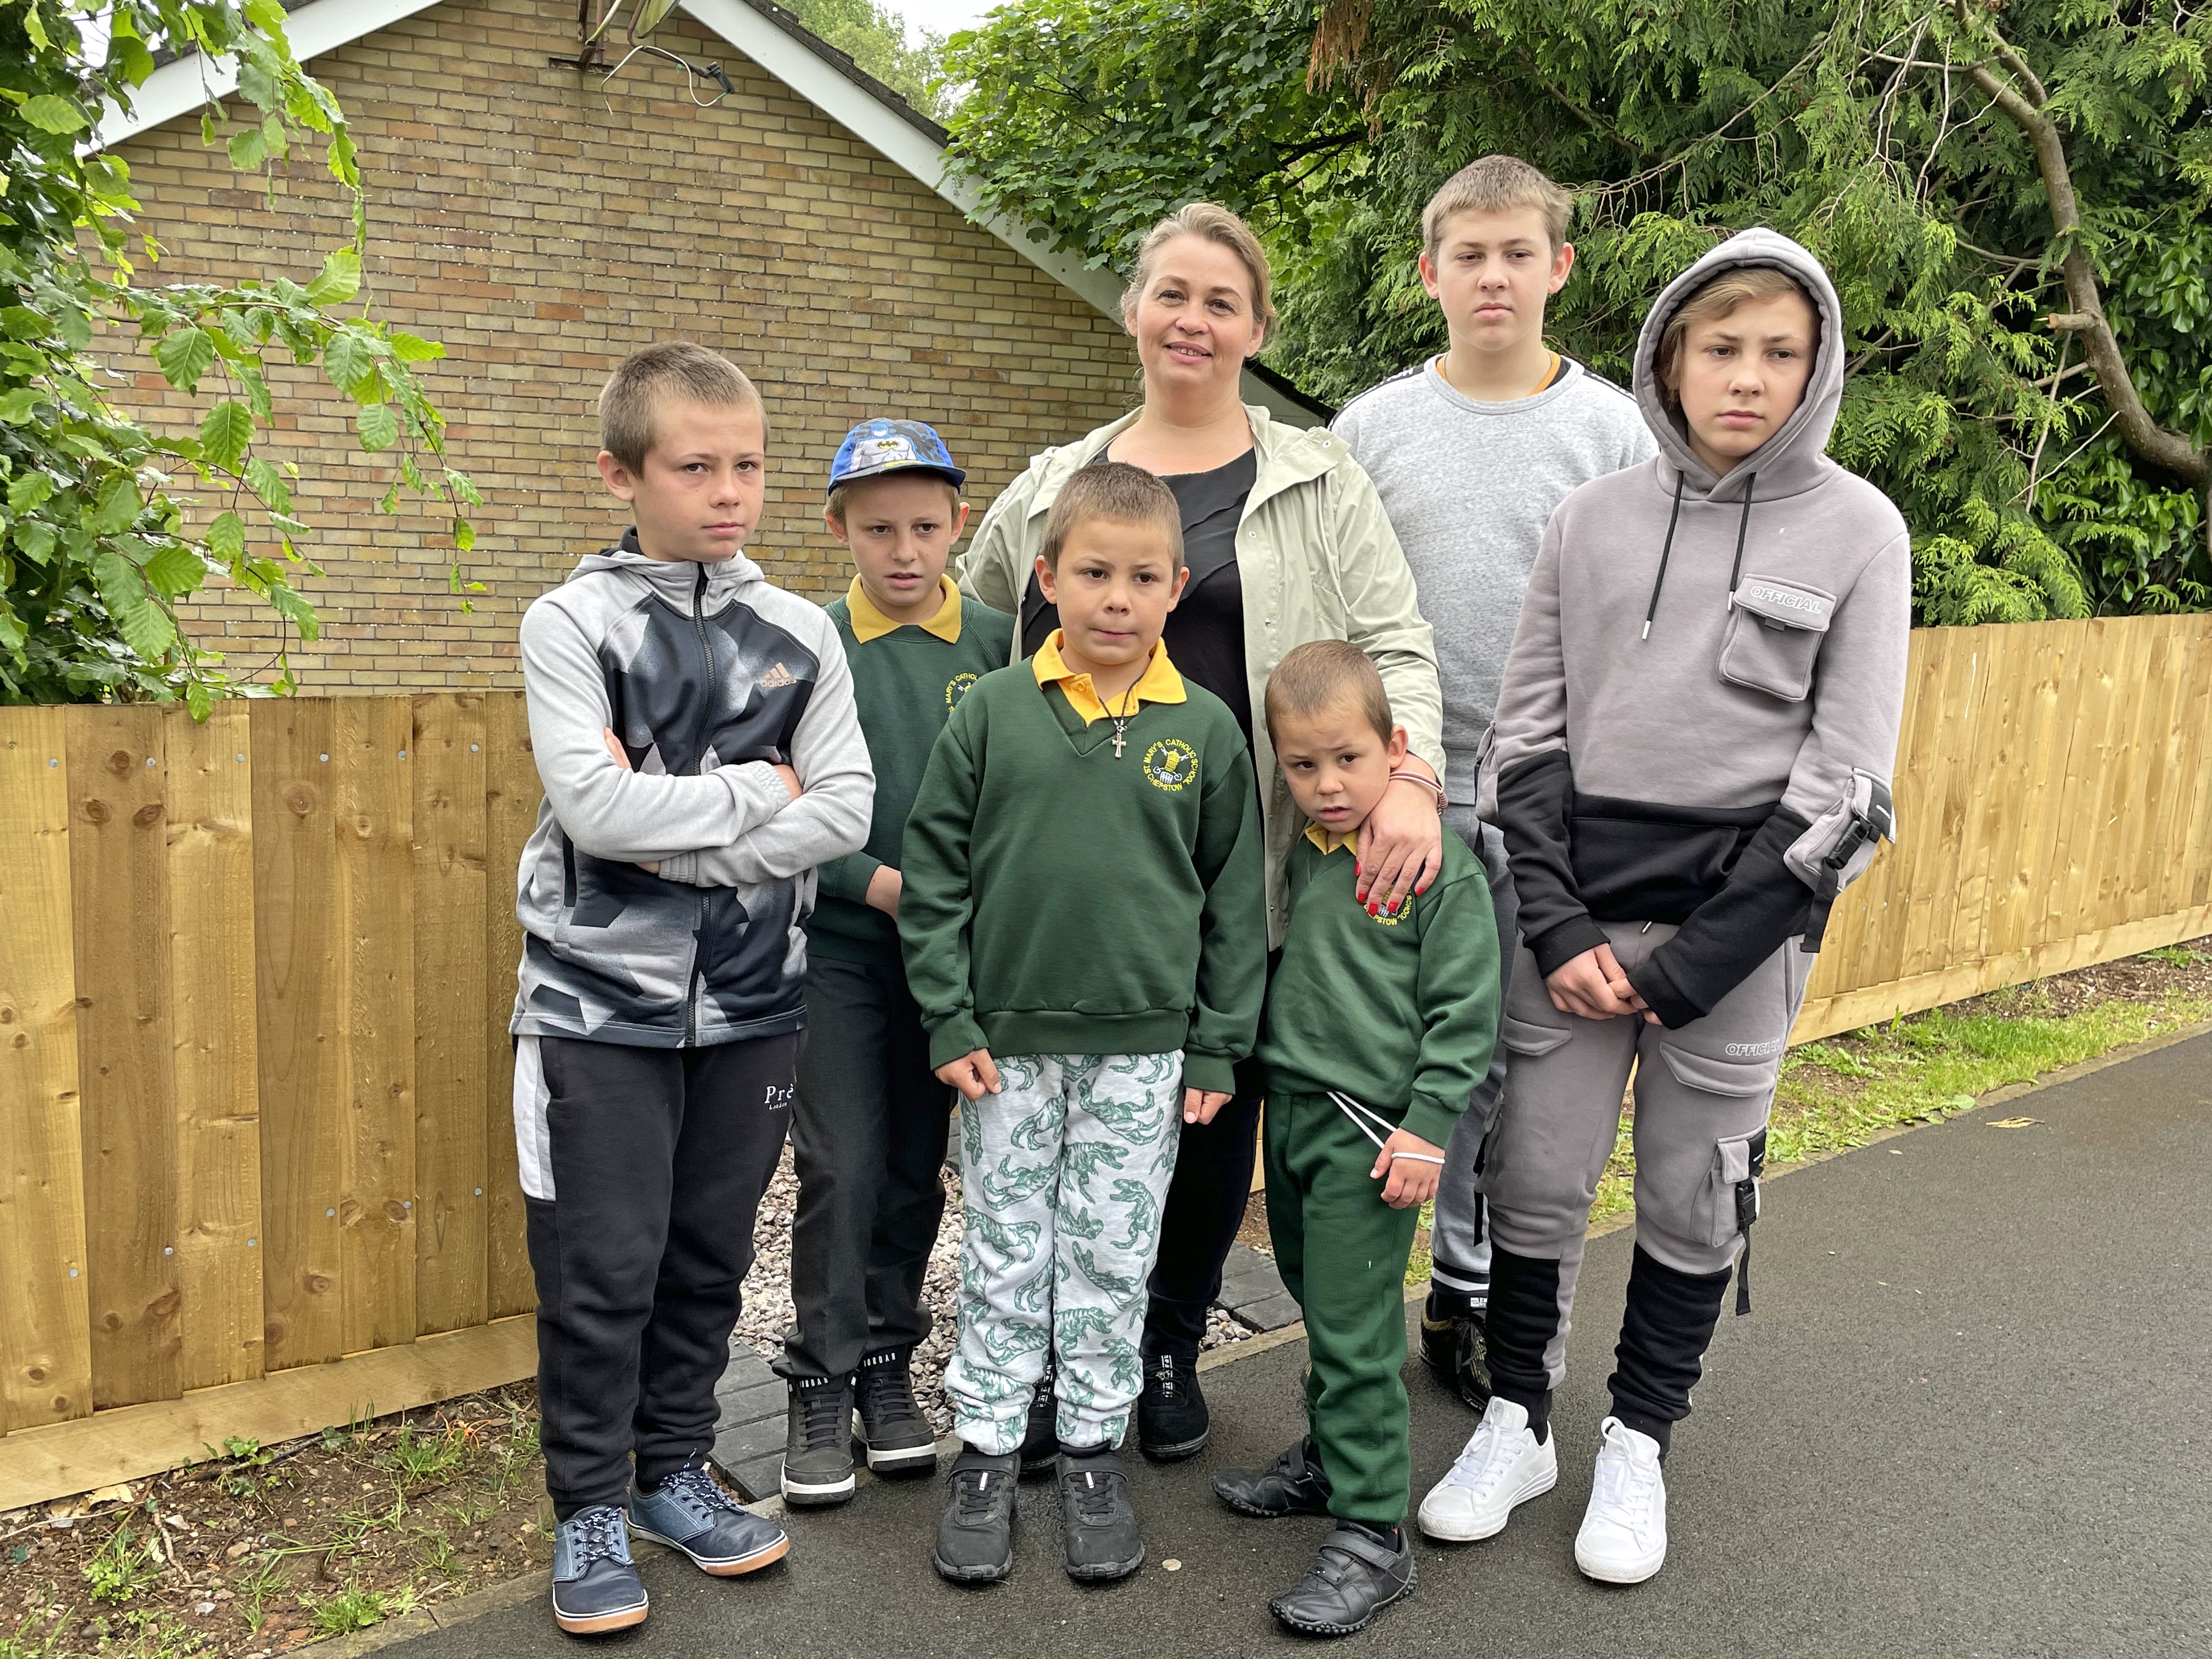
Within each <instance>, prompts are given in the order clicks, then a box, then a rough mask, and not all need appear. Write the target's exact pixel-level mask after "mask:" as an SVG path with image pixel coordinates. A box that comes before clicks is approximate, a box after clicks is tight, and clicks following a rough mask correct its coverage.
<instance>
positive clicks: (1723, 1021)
mask: <svg viewBox="0 0 2212 1659" xmlns="http://www.w3.org/2000/svg"><path fill="white" fill-rule="evenodd" d="M1603 926H1604V928H1605V932H1606V935H1607V939H1609V940H1610V942H1611V944H1612V945H1613V955H1614V957H1616V958H1617V959H1618V960H1619V962H1620V966H1621V968H1622V969H1623V970H1624V971H1633V970H1634V969H1636V968H1637V967H1638V965H1640V964H1641V963H1643V962H1644V961H1645V960H1646V959H1647V958H1648V957H1650V955H1651V953H1652V952H1653V951H1656V950H1657V949H1658V948H1659V947H1660V946H1661V945H1663V944H1665V943H1666V942H1667V940H1668V939H1671V938H1672V937H1673V936H1674V932H1675V929H1674V927H1672V926H1670V925H1668V924H1666V923H1659V922H1650V923H1639V922H1607V923H1605V924H1603ZM1516 954H1517V960H1516V963H1515V968H1514V973H1513V976H1512V981H1511V986H1510V990H1509V991H1508V993H1507V995H1506V1001H1505V1012H1504V1018H1503V1020H1502V1023H1501V1030H1500V1033H1499V1036H1500V1040H1501V1042H1503V1044H1504V1046H1505V1047H1506V1048H1510V1050H1511V1051H1512V1056H1513V1059H1512V1070H1511V1073H1510V1081H1509V1083H1508V1085H1507V1089H1506V1097H1505V1102H1504V1108H1503V1110H1502V1111H1501V1113H1500V1115H1499V1119H1498V1123H1497V1125H1496V1126H1495V1127H1494V1128H1493V1129H1492V1133H1491V1136H1490V1146H1489V1150H1488V1156H1487V1159H1486V1164H1485V1167H1484V1170H1483V1176H1482V1182H1481V1187H1482V1190H1483V1193H1484V1194H1485V1196H1486V1199H1487V1200H1488V1203H1487V1210H1488V1223H1489V1232H1490V1239H1491V1243H1492V1247H1493V1251H1494V1259H1493V1264H1492V1285H1491V1302H1490V1316H1489V1322H1488V1326H1489V1328H1488V1333H1487V1334H1488V1339H1489V1352H1490V1364H1491V1370H1492V1378H1493V1381H1494V1382H1495V1383H1496V1384H1497V1389H1498V1393H1499V1394H1500V1395H1504V1397H1505V1398H1507V1399H1509V1400H1513V1401H1516V1402H1517V1403H1520V1404H1522V1405H1524V1406H1526V1407H1528V1408H1529V1410H1530V1413H1531V1416H1532V1417H1533V1418H1535V1419H1538V1420H1539V1421H1541V1420H1542V1419H1543V1418H1544V1416H1545V1414H1546V1412H1547V1407H1548V1404H1549V1395H1550V1392H1551V1390H1552V1389H1556V1388H1557V1387H1558V1386H1559V1383H1560V1382H1561V1380H1562V1379H1563V1378H1564V1377H1565V1375H1566V1362H1565V1352H1566V1337H1567V1328H1568V1322H1569V1317H1570V1315H1571V1310H1572V1308H1573V1305H1574V1295H1575V1280H1576V1278H1577V1274H1578V1273H1580V1272H1581V1269H1582V1261H1583V1240H1584V1237H1585V1236H1586V1235H1587V1233H1588V1231H1589V1212H1590V1205H1591V1202H1592V1200H1594V1199H1595V1196H1596V1194H1597V1184H1598V1181H1599V1178H1600V1177H1601V1176H1602V1175H1603V1174H1604V1172H1605V1166H1606V1162H1607V1159H1608V1158H1610V1157H1611V1156H1612V1154H1613V1143H1614V1140H1615V1138H1616V1136H1617V1135H1618V1133H1619V1130H1620V1112H1621V1102H1622V1096H1623V1093H1624V1091H1626V1088H1627V1087H1628V1085H1629V1080H1630V1077H1631V1073H1633V1075H1634V1079H1635V1091H1636V1092H1635V1100H1636V1117H1635V1124H1634V1131H1633V1133H1634V1137H1635V1147H1636V1239H1637V1247H1636V1256H1637V1260H1636V1264H1635V1267H1634V1268H1633V1270H1632V1274H1631V1279H1630V1284H1629V1297H1628V1303H1629V1305H1628V1312H1627V1316H1626V1321H1625V1322H1624V1325H1623V1330H1622V1337H1621V1345H1620V1349H1619V1351H1618V1352H1617V1354H1616V1359H1617V1361H1618V1365H1619V1369H1618V1370H1616V1372H1615V1374H1614V1376H1613V1380H1612V1389H1613V1398H1614V1415H1616V1416H1618V1417H1620V1418H1621V1419H1622V1420H1623V1421H1625V1422H1626V1423H1628V1425H1630V1426H1631V1427H1632V1428H1637V1429H1639V1430H1642V1431H1644V1432H1645V1433H1649V1434H1651V1435H1652V1436H1653V1437H1655V1438H1656V1439H1658V1440H1659V1441H1660V1443H1662V1446H1663V1445H1664V1444H1665V1443H1666V1441H1667V1438H1668V1430H1670V1429H1671V1427H1672V1425H1673V1424H1674V1422H1676V1421H1679V1420H1680V1419H1681V1418H1683V1417H1685V1416H1686V1415H1688V1413H1689V1407H1690V1385H1691V1384H1692V1383H1694V1382H1695V1381H1696V1379H1697V1376H1698V1375H1699V1362H1700V1360H1701V1359H1702V1358H1703V1356H1704V1353H1705V1348H1706V1346H1708V1344H1710V1342H1711V1338H1712V1331H1713V1325H1714V1322H1716V1321H1717V1318H1718V1316H1719V1313H1720V1305H1721V1299H1722V1292H1723V1289H1724V1288H1725V1286H1726V1285H1727V1282H1728V1277H1729V1272H1730V1270H1731V1269H1732V1268H1733V1267H1735V1265H1736V1262H1737V1259H1738V1254H1739V1252H1740V1251H1741V1249H1742V1248H1743V1246H1744V1244H1745V1242H1746V1229H1747V1227H1748V1225H1750V1223H1751V1222H1752V1221H1753V1219H1755V1218H1756V1217H1757V1215H1758V1204H1759V1193H1758V1173H1759V1167H1760V1166H1761V1164H1763V1162H1764V1158H1765V1130H1766V1118H1767V1112H1768V1109H1769V1108H1770V1107H1771V1104H1772V1103H1773V1098H1774V1088H1775V1084H1776V1082H1777V1081H1778V1079H1779V1077H1780V1075H1781V1068H1782V1054H1783V1050H1784V1047H1785V1046H1786V1044H1787V1042H1788V1041H1789V1036H1790V1024H1791V1023H1792V1022H1793V1021H1794V1020H1795V1019H1796V1015H1797V1009H1798V1006H1799V1005H1800V1004H1801V1003H1802V1001H1803V1000H1804V996H1805V986H1806V981H1807V980H1808V977H1809V976H1810V975H1811V973H1812V968H1813V964H1814V962H1816V961H1817V960H1818V957H1814V956H1809V955H1807V954H1806V953H1805V952H1804V951H1802V948H1801V945H1800V941H1798V940H1796V939H1791V940H1790V941H1788V942H1787V943H1786V944H1784V945H1783V946H1782V947H1781V948H1780V949H1779V950H1778V951H1775V952H1774V953H1773V955H1771V956H1770V957H1768V958H1767V959H1766V960H1765V962H1763V963H1760V964H1759V967H1758V968H1756V969H1753V972H1752V973H1751V974H1750V975H1749V976H1748V977H1747V978H1746V979H1745V980H1744V981H1743V982H1742V983H1741V984H1740V985H1738V986H1737V987H1735V989H1734V990H1732V991H1730V992H1729V994H1728V995H1727V996H1725V997H1723V999H1722V1000H1720V1002H1719V1003H1718V1004H1717V1005H1716V1006H1714V1008H1713V1009H1712V1011H1711V1012H1710V1013H1708V1014H1706V1015H1705V1018H1702V1019H1699V1020H1695V1021H1693V1022H1692V1023H1691V1024H1687V1025H1685V1026H1682V1027H1680V1029H1678V1030H1667V1029H1665V1028H1664V1027H1662V1026H1658V1025H1654V1024H1650V1023H1648V1022H1647V1021H1645V1020H1644V1019H1643V1018H1640V1017H1639V1018H1619V1019H1609V1020H1593V1019H1582V1018H1577V1017H1575V1016H1573V1015H1570V1014H1564V1013H1561V1012H1559V1010H1558V1009H1556V1008H1554V1007H1553V1006H1552V1001H1551V998H1550V996H1549V994H1547V991H1546V989H1545V985H1544V980H1543V976H1542V975H1541V974H1539V973H1538V972H1537V969H1536V963H1535V959H1534V957H1533V956H1531V955H1530V954H1529V952H1528V951H1527V950H1525V949H1523V950H1521V951H1518V952H1517V953H1516ZM1740 1305H1747V1304H1740Z"/></svg>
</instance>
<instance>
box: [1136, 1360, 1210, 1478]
mask: <svg viewBox="0 0 2212 1659" xmlns="http://www.w3.org/2000/svg"><path fill="white" fill-rule="evenodd" d="M1206 1431H1207V1418H1206V1395H1204V1394H1202V1393H1200V1390H1199V1386H1198V1351H1197V1350H1196V1349H1195V1348H1188V1349H1186V1348H1162V1349H1161V1350H1160V1351H1159V1352H1158V1353H1151V1354H1146V1356H1145V1392H1144V1394H1143V1395H1141V1396H1140V1397H1139V1399H1138V1401H1137V1444H1138V1445H1139V1447H1141V1448H1142V1449H1144V1454H1145V1455H1146V1456H1147V1457H1151V1458H1156V1459H1158V1461H1159V1462H1163V1463H1176V1462H1181V1461H1182V1459H1184V1458H1186V1457H1195V1456H1197V1455H1198V1454H1199V1453H1200V1452H1201V1451H1203V1450H1204V1449H1206Z"/></svg>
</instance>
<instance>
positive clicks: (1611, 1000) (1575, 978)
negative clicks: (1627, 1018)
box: [1544, 945, 1660, 1025]
mask: <svg viewBox="0 0 2212 1659" xmlns="http://www.w3.org/2000/svg"><path fill="white" fill-rule="evenodd" d="M1544 989H1545V991H1546V992H1547V994H1549V995H1550V997H1551V999H1552V1006H1553V1007H1554V1008H1556V1009H1558V1010H1559V1012H1561V1013H1563V1014H1572V1015H1574V1016H1576V1017H1577V1018H1580V1019H1618V1018H1620V1017H1621V1016H1622V1015H1624V1014H1626V1015H1636V1014H1641V1015H1643V1016H1644V1019H1645V1021H1646V1022H1647V1023H1648V1024H1653V1025H1656V1024H1659V1023H1660V1021H1659V1016H1658V1015H1656V1014H1655V1013H1653V1012H1651V1006H1650V1004H1649V1003H1647V1002H1645V1001H1644V999H1643V998H1642V997H1640V996H1638V995H1637V994H1636V987H1634V986H1632V985H1631V984H1630V983H1629V982H1628V975H1626V973H1624V972H1623V971H1622V970H1621V966H1620V963H1618V962H1617V961H1615V960H1614V959H1613V946H1611V945H1594V946H1592V947H1591V948H1590V949H1589V950H1587V951H1583V953H1582V954H1581V955H1580V956H1578V957H1571V958H1570V959H1569V960H1567V961H1565V962H1563V963H1560V964H1559V966H1558V967H1557V968H1554V969H1552V971H1551V972H1550V973H1548V974H1547V975H1544Z"/></svg>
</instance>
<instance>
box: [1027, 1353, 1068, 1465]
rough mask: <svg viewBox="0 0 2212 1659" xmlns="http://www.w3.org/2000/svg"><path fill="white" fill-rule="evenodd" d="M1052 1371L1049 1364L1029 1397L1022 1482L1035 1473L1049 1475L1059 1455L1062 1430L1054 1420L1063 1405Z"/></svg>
mask: <svg viewBox="0 0 2212 1659" xmlns="http://www.w3.org/2000/svg"><path fill="white" fill-rule="evenodd" d="M1053 1376H1054V1373H1053V1368H1052V1367H1051V1366H1049V1365H1047V1366H1046V1367H1045V1368H1044V1375H1043V1376H1041V1377H1039V1378H1038V1379H1037V1385H1036V1392H1035V1393H1033V1394H1031V1395H1030V1419H1029V1423H1028V1425H1027V1426H1026V1427H1024V1429H1023V1431H1022V1449H1021V1454H1020V1455H1021V1460H1022V1479H1023V1480H1028V1479H1029V1478H1030V1476H1031V1475H1033V1474H1049V1473H1050V1472H1051V1469H1052V1466H1053V1460H1054V1458H1056V1457H1058V1456H1059V1455H1060V1431H1059V1429H1058V1427H1057V1426H1056V1423H1055V1419H1057V1418H1058V1417H1059V1415H1060V1402H1059V1401H1058V1400H1057V1399H1056V1398H1055V1397H1054V1394H1053Z"/></svg>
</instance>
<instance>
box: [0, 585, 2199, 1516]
mask: <svg viewBox="0 0 2212 1659" xmlns="http://www.w3.org/2000/svg"><path fill="white" fill-rule="evenodd" d="M2208 741H2212V617H2175V618H2145V619H2134V620H2129V621H2120V622H2094V623H2038V624H2033V625H2028V626H2022V627H2009V628H1981V629H1935V630H1929V631H1924V632H1922V633H1919V634H1917V635H1915V636H1914V641H1913V654H1912V677H1911V694H1910V697H1909V700H1908V702H1907V707H1906V714H1905V742H1904V752H1903V754H1902V755H1901V757H1900V760H1899V770H1898V779H1897V798H1898V804H1899V814H1900V819H1901V826H1902V836H1901V839H1900V843H1899V846H1898V847H1896V848H1893V849H1891V850H1889V851H1887V852H1886V853H1885V854H1883V855H1882V857H1881V859H1880V860H1877V862H1876V863H1875V867H1874V869H1873V871H1872V872H1870V873H1869V876H1868V877H1867V878H1866V879H1864V880H1863V881H1862V882H1861V883H1860V884H1858V885H1857V886H1856V887H1854V888H1853V889H1852V890H1850V892H1849V893H1848V894H1847V895H1845V896H1844V900H1843V902H1841V903H1839V904H1838V907H1837V910H1836V914H1835V917H1834V921H1833V923H1832V931H1831V933H1830V936H1829V945H1828V948H1827V950H1826V951H1824V952H1823V954H1822V956H1821V958H1820V967H1819V969H1818V971H1817V972H1816V973H1815V975H1814V982H1813V994H1812V997H1811V999H1810V1000H1809V1001H1808V1006H1807V1009H1806V1012H1805V1016H1804V1018H1803V1020H1802V1021H1801V1023H1800V1025H1799V1028H1798V1033H1797V1035H1798V1036H1800V1037H1801V1038H1803V1037H1810V1036H1818V1035H1821V1034H1823V1033H1825V1032H1827V1031H1832V1030H1842V1029H1846V1028H1848V1027H1850V1026H1853V1025H1857V1024H1864V1023H1866V1022H1867V1021H1869V1020H1872V1019H1876V1018H1885V1017H1887V1015H1889V1014H1891V1013H1893V1012H1898V1011H1899V1010H1904V1009H1913V1008H1921V1007H1927V1006H1933V1005H1935V1004H1936V1003H1937V1002H1941V1001H1945V1000H1953V999H1955V998H1957V997H1960V996H1965V995H1969V994H1973V993H1974V992H1977V991H1980V990H1984V989H1987V988H1990V987H1993V986H1996V985H1999V984H2003V983H2007V982H2010V981H2016V980H2021V979H2027V978H2032V977H2035V976H2037V975H2042V974H2045V973H2051V972H2055V971H2058V970H2060V969H2065V968H2070V967H2076V966H2080V965H2081V964H2082V963H2087V962H2093V961H2100V960H2103V959H2106V958H2108V957H2114V956H2120V955H2125V954H2128V953H2130V952H2133V951H2141V950H2145V949H2148V948H2149V947H2151V946H2153V945H2160V944H2163V943H2167V942H2170V941H2172V940H2173V939H2185V938H2191V937H2193V936H2195V935H2197V934H2199V933H2207V932H2212V765H2208V761H2212V756H2208V753H2207V746H2208ZM537 805H538V783H537V777H536V774H535V771H534V769H533V767H532V762H531V758H530V753H529V741H528V732H527V727H526V723H525V720H524V718H523V710H522V704H521V699H520V696H519V695H517V694H514V693H488V694H483V695H481V696H477V695H469V694H437V695H431V696H415V697H411V698H410V697H404V696H392V697H346V698H313V697H301V698H296V699H292V700H289V701H284V702H238V703H232V704H228V705H225V706H223V707H222V708H218V709H217V711H216V714H215V715H214V716H213V717H212V718H211V719H210V720H208V721H206V722H205V723H204V724H197V725H196V724H195V723H193V722H192V721H191V720H190V719H189V718H188V717H187V716H186V715H185V714H184V713H183V712H182V711H181V710H179V709H174V708H13V709H0V1431H5V1433H6V1437H5V1438H4V1439H0V1509H5V1508H9V1507H11V1506H14V1505H17V1504H22V1503H27V1502H30V1501H33V1500H34V1499H37V1498H44V1497H51V1496H55V1495H58V1494H60V1493H63V1492H74V1491H80V1490H83V1489H84V1488H86V1487H88V1486H94V1485H99V1484H101V1483H103V1482H106V1481H108V1480H118V1479H124V1478H128V1477H129V1476H131V1475H132V1474H142V1473H145V1472H148V1471H150V1470H153V1469H157V1468H166V1467H168V1466H170V1465H173V1463H175V1462H179V1461H182V1460H183V1459H185V1458H188V1457H191V1456H195V1455H200V1453H201V1450H202V1448H203V1447H204V1446H206V1445H214V1444H219V1443H221V1441H222V1438H223V1437H225V1436H226V1435H230V1434H238V1435H250V1436H252V1437H257V1438H259V1439H261V1440H264V1441H271V1440H275V1439H277V1438H280V1437H284V1436H287V1435H290V1434H297V1433H301V1432H305V1431H309V1430H312V1429H313V1428H316V1427H319V1426H320V1425H322V1424H325V1423H328V1422H331V1421H336V1420H340V1419H343V1418H345V1417H346V1416H347V1415H348V1414H349V1413H351V1412H353V1411H355V1410H357V1409H363V1408H366V1407H369V1406H372V1405H374V1407H377V1408H380V1409H382V1410H392V1409H396V1408H398V1407H405V1406H410V1405H415V1404H419V1403H422V1401H427V1400H431V1399H437V1398H441V1397H444V1396H446V1395H451V1394H454V1393H459V1392H465V1391H467V1390H469V1389H475V1388H483V1387H488V1386H490V1385H491V1384H493V1383H499V1382H503V1381H507V1380H509V1379H511V1378H513V1377H515V1376H523V1375H526V1374H527V1372H528V1371H529V1370H530V1369H531V1368H532V1353H533V1349H532V1337H531V1331H530V1322H529V1321H528V1320H527V1319H526V1318H524V1317H521V1316H523V1315H524V1314H526V1311H527V1310H528V1309H529V1308H530V1306H531V1304H532V1294H531V1281H530V1273H529V1267H528V1263H527V1261H526V1259H525V1256H524V1252H523V1246H522V1201H521V1194H520V1188H518V1186H517V1183H516V1177H515V1170H514V1150H513V1147H514V1143H513V1134H512V1133H511V1127H510V1122H511V1120H510V1115H509V1107H508V1090H509V1082H510V1073H511V1066H512V1060H511V1051H510V1048H509V1043H508V1039H507V1014H508V1011H509V1007H510V1005H511V1002H512V1000H513V983H514V978H513V965H514V963H515V960H516V957H517V955H518V953H519V951H520V934H519V932H518V929H517V928H516V926H515V923H514V920H513V903H512V895H513V871H514V868H515V861H516V858H517V855H518V854H519V853H520V848H521V846H522V843H523V842H524V840H525V839H526V837H527V836H528V834H529V831H530V827H531V825H532V822H533V821H534V818H535V816H536V811H537Z"/></svg>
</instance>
